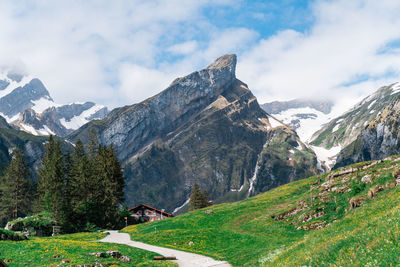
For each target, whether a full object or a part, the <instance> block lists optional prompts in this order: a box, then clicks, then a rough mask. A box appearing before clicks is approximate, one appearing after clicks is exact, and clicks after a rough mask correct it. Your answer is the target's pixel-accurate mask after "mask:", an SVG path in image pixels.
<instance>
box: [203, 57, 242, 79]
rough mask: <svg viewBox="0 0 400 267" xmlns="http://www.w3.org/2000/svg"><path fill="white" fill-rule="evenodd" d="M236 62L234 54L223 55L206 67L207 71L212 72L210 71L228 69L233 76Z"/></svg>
mask: <svg viewBox="0 0 400 267" xmlns="http://www.w3.org/2000/svg"><path fill="white" fill-rule="evenodd" d="M236 61H237V57H236V55H235V54H231V55H224V56H222V57H219V58H217V59H216V60H214V62H213V63H211V64H210V65H208V67H207V69H210V70H212V69H222V68H228V69H230V70H231V72H232V73H233V74H235V69H236Z"/></svg>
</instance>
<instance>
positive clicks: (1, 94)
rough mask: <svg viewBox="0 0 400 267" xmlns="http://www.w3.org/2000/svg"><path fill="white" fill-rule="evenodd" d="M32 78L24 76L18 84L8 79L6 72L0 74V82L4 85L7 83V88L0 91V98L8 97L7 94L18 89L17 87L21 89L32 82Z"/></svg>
mask: <svg viewBox="0 0 400 267" xmlns="http://www.w3.org/2000/svg"><path fill="white" fill-rule="evenodd" d="M33 78H34V77H32V76H30V75H27V76H24V77H23V78H22V79H21V80H20V81H19V82H18V81H15V80H12V79H10V78H9V77H8V76H7V73H6V72H2V73H0V80H1V81H4V82H6V83H8V86H7V87H6V88H4V89H3V90H1V91H0V98H2V97H4V96H6V95H8V94H9V93H11V92H12V91H14V89H16V88H18V87H23V86H25V85H27V84H28V83H29V82H30V81H32V79H33Z"/></svg>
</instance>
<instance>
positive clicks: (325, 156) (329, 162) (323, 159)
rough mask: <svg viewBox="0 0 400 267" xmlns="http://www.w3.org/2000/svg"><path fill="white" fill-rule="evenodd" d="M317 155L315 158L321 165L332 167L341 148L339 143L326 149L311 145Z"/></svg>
mask: <svg viewBox="0 0 400 267" xmlns="http://www.w3.org/2000/svg"><path fill="white" fill-rule="evenodd" d="M311 148H312V149H313V150H314V152H315V154H316V155H317V159H318V161H319V162H320V163H322V165H326V166H327V167H329V168H332V167H333V166H334V165H335V163H336V158H337V156H338V154H339V152H340V150H341V149H342V147H341V146H340V145H338V146H334V147H332V148H330V149H326V148H323V147H319V146H311Z"/></svg>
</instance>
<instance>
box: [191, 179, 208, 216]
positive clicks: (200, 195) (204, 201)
mask: <svg viewBox="0 0 400 267" xmlns="http://www.w3.org/2000/svg"><path fill="white" fill-rule="evenodd" d="M209 205H210V204H209V200H208V194H207V191H206V190H204V191H203V192H202V191H201V190H200V187H199V186H198V184H197V182H196V181H195V182H194V185H193V188H192V193H191V194H190V201H189V206H190V210H191V211H192V210H197V209H201V208H204V207H207V206H209Z"/></svg>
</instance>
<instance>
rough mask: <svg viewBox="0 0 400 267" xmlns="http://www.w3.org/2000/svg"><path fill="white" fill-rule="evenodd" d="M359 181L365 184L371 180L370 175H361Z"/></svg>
mask: <svg viewBox="0 0 400 267" xmlns="http://www.w3.org/2000/svg"><path fill="white" fill-rule="evenodd" d="M361 182H363V183H365V184H369V183H371V182H372V176H371V175H370V174H367V175H365V176H363V178H361Z"/></svg>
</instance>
